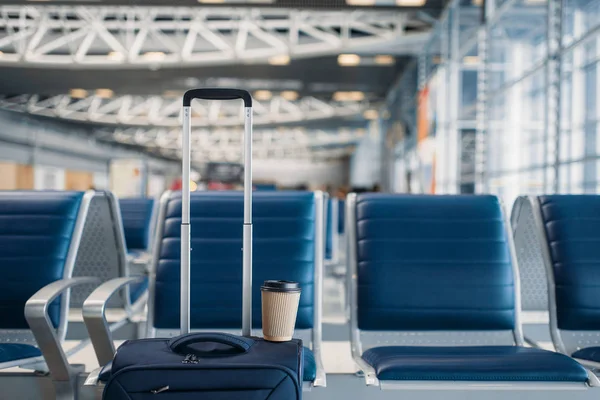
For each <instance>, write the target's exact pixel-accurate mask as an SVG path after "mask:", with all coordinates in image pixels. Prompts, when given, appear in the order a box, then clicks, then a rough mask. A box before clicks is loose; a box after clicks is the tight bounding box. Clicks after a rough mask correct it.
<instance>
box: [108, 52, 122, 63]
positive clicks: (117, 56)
mask: <svg viewBox="0 0 600 400" xmlns="http://www.w3.org/2000/svg"><path fill="white" fill-rule="evenodd" d="M107 58H108V59H109V60H115V61H119V60H122V59H123V58H124V56H123V53H121V52H120V51H111V52H110V53H108V56H107Z"/></svg>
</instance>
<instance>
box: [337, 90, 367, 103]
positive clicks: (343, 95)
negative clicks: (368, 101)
mask: <svg viewBox="0 0 600 400" xmlns="http://www.w3.org/2000/svg"><path fill="white" fill-rule="evenodd" d="M364 99H365V94H364V93H363V92H357V91H355V92H335V93H334V94H333V100H334V101H340V102H342V101H361V100H364Z"/></svg>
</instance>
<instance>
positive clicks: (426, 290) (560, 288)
mask: <svg viewBox="0 0 600 400" xmlns="http://www.w3.org/2000/svg"><path fill="white" fill-rule="evenodd" d="M96 198H105V201H104V202H105V204H115V203H116V202H115V201H114V197H113V196H112V195H110V194H109V193H100V194H99V193H95V192H94V193H91V194H90V193H85V194H83V193H73V192H52V193H47V192H44V193H40V192H31V193H25V192H10V193H2V194H0V213H1V214H2V215H1V218H0V228H1V229H0V237H2V239H0V240H1V241H2V242H0V243H2V244H3V245H2V246H0V260H2V265H3V271H2V273H3V274H6V277H7V279H6V280H5V281H3V284H0V285H2V289H3V290H2V292H1V293H2V294H0V296H3V297H0V312H1V313H3V314H4V315H2V319H0V321H2V322H0V323H3V324H4V325H3V326H2V327H1V328H2V329H3V330H2V331H0V340H1V341H2V342H4V343H0V350H1V351H0V354H10V353H11V352H13V357H12V360H11V361H12V364H11V362H9V363H8V364H10V365H11V366H12V365H17V364H16V363H15V362H16V361H18V360H17V359H20V360H21V361H22V360H23V359H25V360H26V361H27V362H28V363H30V364H31V363H32V362H33V361H35V362H37V363H38V364H39V361H40V357H39V356H40V350H41V352H42V353H43V356H44V358H45V360H46V363H47V364H48V367H49V369H50V373H51V375H52V376H53V379H54V381H55V382H57V383H58V384H60V383H61V382H62V383H64V382H68V381H69V380H70V379H71V376H70V375H69V370H68V365H67V364H66V357H65V355H64V353H62V350H61V349H60V340H61V339H64V332H65V331H66V326H63V325H64V324H66V322H64V321H66V318H65V310H66V309H67V307H68V305H69V303H70V300H69V298H68V294H67V295H63V296H61V297H59V295H60V294H62V293H64V291H65V290H66V288H68V287H71V286H72V285H74V284H87V285H90V279H89V278H84V277H83V275H86V272H89V270H90V269H91V268H88V270H82V271H77V269H78V265H79V264H78V259H79V257H80V255H81V254H82V253H84V252H86V250H84V249H85V248H86V246H88V244H86V243H87V242H86V240H83V238H84V237H85V236H86V234H85V229H84V227H85V225H86V224H85V223H84V222H81V221H85V219H84V220H82V219H81V218H82V213H83V214H85V215H87V214H90V212H89V209H90V204H92V203H94V201H92V200H93V199H96ZM325 198H326V197H325V196H324V195H323V194H321V193H319V192H316V193H312V192H257V193H255V195H254V210H253V215H254V252H253V261H254V284H255V286H258V285H260V283H261V282H262V281H264V280H266V279H287V280H295V281H298V282H300V283H301V285H302V289H303V293H302V297H301V301H300V308H299V312H298V320H297V326H296V328H297V335H298V336H299V337H301V338H303V339H304V341H305V344H306V346H307V351H306V359H305V360H304V366H305V370H304V379H305V381H306V383H307V386H325V383H326V382H325V373H324V370H323V367H322V362H321V341H322V331H321V329H322V328H321V326H322V315H321V314H322V284H323V282H322V281H323V266H324V262H323V260H324V259H325V251H326V247H327V246H326V242H327V240H326V237H327V236H328V234H327V232H328V229H327V228H326V225H332V226H334V227H335V225H334V224H333V223H331V221H332V220H333V218H330V217H327V218H326V217H325V216H326V215H333V214H335V212H334V207H335V206H334V207H330V208H329V210H330V211H331V212H328V211H327V209H328V205H329V204H331V203H335V201H333V202H331V201H328V202H326V201H324V200H325ZM85 199H87V200H85ZM106 199H113V201H107V200H106ZM242 201H243V199H242V194H241V193H237V192H200V193H193V194H192V197H191V218H192V249H193V251H192V261H191V264H192V272H191V277H192V282H191V288H192V298H191V301H192V307H191V310H192V311H191V312H192V314H191V324H192V328H193V329H196V330H215V329H219V330H232V331H237V330H239V327H240V326H241V268H240V265H241V251H240V249H241V229H240V226H241V220H242V206H241V205H242ZM86 204H87V205H86ZM518 204H520V203H518ZM529 204H530V207H531V213H532V215H534V217H535V218H533V220H534V222H536V225H535V226H534V230H536V234H537V235H538V245H539V248H540V249H541V250H543V249H544V248H545V249H546V250H545V252H544V251H542V257H543V259H544V260H545V261H546V264H545V265H547V266H546V267H545V268H546V270H545V272H546V273H545V274H544V276H543V279H548V281H549V282H550V285H549V287H550V290H549V292H548V293H549V294H551V293H554V295H550V296H549V300H550V304H549V306H550V318H551V327H552V329H553V331H552V338H553V339H555V338H556V339H557V340H555V346H556V348H557V349H558V350H559V352H560V353H555V352H550V351H545V350H541V349H537V348H534V347H524V346H523V345H524V343H525V339H524V337H523V331H522V326H521V305H520V301H521V295H520V293H521V292H520V290H519V285H520V275H519V268H518V254H517V251H515V246H514V244H513V232H511V231H510V223H509V222H508V220H507V219H506V218H505V215H504V213H503V210H502V207H501V204H500V202H499V201H498V199H497V198H496V197H494V196H415V195H384V194H361V195H354V194H351V195H349V197H348V199H347V200H346V206H345V207H344V208H345V217H344V223H345V228H346V229H345V231H346V232H345V236H346V239H347V241H346V243H347V244H346V253H347V255H346V259H347V262H348V272H347V287H348V292H349V294H348V296H349V297H348V298H349V303H350V329H351V344H352V355H353V356H354V359H355V361H356V363H357V365H358V366H359V367H360V368H361V370H362V372H363V373H364V377H365V379H366V382H367V384H368V385H379V386H380V387H382V388H406V387H408V388H420V387H426V388H430V389H431V388H433V389H435V388H441V387H444V388H464V387H465V386H473V387H476V388H481V387H482V382H484V383H485V385H483V386H484V387H486V388H493V387H499V386H509V387H511V388H535V387H540V388H545V387H547V388H581V387H590V386H599V385H600V382H599V381H598V378H597V377H596V376H595V375H594V374H593V373H592V372H591V371H590V370H588V369H586V368H584V366H582V364H585V365H586V367H589V368H595V367H597V366H598V365H600V364H598V360H595V357H597V354H598V353H600V351H599V350H600V349H599V348H595V345H598V343H596V340H595V338H596V337H600V335H598V332H597V331H595V329H598V326H597V325H599V324H600V318H598V317H599V316H598V315H597V313H598V312H600V311H599V310H600V301H598V302H597V301H595V299H597V298H598V296H596V295H595V294H594V291H595V284H594V282H595V281H596V280H595V276H598V273H597V272H595V269H597V268H595V267H596V264H597V260H596V259H595V258H594V254H595V251H596V250H595V248H598V249H599V250H597V251H600V248H599V247H598V246H596V242H597V241H598V239H597V238H598V234H596V233H595V232H596V230H595V229H596V225H597V224H599V222H598V221H600V219H598V218H595V216H594V212H595V211H596V210H600V196H598V197H597V196H546V197H541V198H536V199H530V201H529ZM86 208H87V209H88V210H87V211H85V212H84V211H82V210H85V209H86ZM107 208H108V209H109V210H110V206H108V205H107ZM122 208H123V209H125V206H123V207H122ZM118 213H119V211H118V208H117V211H114V210H113V211H112V214H113V216H114V215H115V214H116V215H118ZM91 214H93V213H91ZM513 214H514V213H513ZM524 214H525V213H523V215H524ZM104 215H107V214H104ZM87 218H89V216H88V217H87ZM100 219H101V220H103V219H102V218H100ZM117 220H120V218H113V219H112V220H111V221H112V223H109V222H106V221H105V223H106V224H107V225H111V226H112V225H113V224H115V225H116V226H118V225H119V223H117V222H115V221H117ZM325 221H329V222H330V224H327V223H325ZM515 221H520V218H516V219H513V222H515ZM180 223H181V194H180V193H179V192H167V193H166V194H165V195H164V196H163V197H162V198H161V201H160V204H159V205H158V207H157V212H156V223H155V227H154V228H152V229H151V230H152V231H153V232H154V234H153V236H154V240H153V245H152V253H153V256H152V257H151V266H150V268H149V283H148V286H149V289H148V292H149V293H148V307H147V318H146V319H147V325H146V336H147V337H157V336H170V335H175V334H177V332H178V327H179V301H178V299H179V260H180V240H179V227H180ZM125 224H126V223H125ZM526 225H527V224H525V223H521V224H519V225H517V226H516V227H515V224H514V223H513V229H514V235H515V237H518V235H519V233H518V232H519V231H520V227H521V228H524V227H525V226H526ZM95 229H96V230H95V231H94V232H95V233H90V234H89V235H88V236H90V238H89V239H87V240H89V241H90V243H92V244H94V243H96V244H97V243H99V242H104V241H105V240H103V236H104V235H103V234H102V233H99V231H98V228H97V227H96V228H95ZM111 229H112V230H113V231H114V230H115V229H114V228H111ZM529 229H531V228H529ZM334 230H335V229H332V230H331V231H334ZM117 231H122V228H119V229H117ZM142 231H143V230H142ZM123 236H124V234H123ZM21 238H25V239H26V240H24V241H22V242H21V241H20V240H21ZM113 238H114V236H113ZM5 240H6V241H5ZM111 241H112V242H113V243H114V240H112V239H111V240H108V241H107V242H111ZM134 241H135V240H133V239H131V240H130V241H129V242H131V243H133V242H134ZM142 241H143V240H142ZM129 242H128V243H129ZM332 245H333V242H332ZM119 246H120V247H123V248H124V241H123V242H122V244H121V245H117V247H119ZM332 248H333V246H332ZM14 249H18V251H17V252H15V251H13V250H14ZM32 249H34V250H32ZM77 250H78V251H79V252H80V254H79V255H78V254H77ZM71 251H75V254H73V253H71ZM92 253H93V251H92ZM116 253H117V254H119V252H116ZM88 257H89V256H88ZM92 258H93V257H92ZM100 258H101V257H100ZM50 260H52V262H50ZM73 260H75V261H73ZM108 264H111V263H110V262H108V263H106V264H105V265H106V267H99V269H100V270H102V269H104V268H108ZM125 264H127V263H125ZM96 265H98V264H96ZM116 265H120V264H119V263H116ZM111 268H114V267H111ZM122 268H123V269H122V271H125V272H119V273H115V274H114V276H110V277H107V276H104V277H102V278H100V279H98V278H97V277H96V281H95V282H94V286H95V287H97V288H96V289H95V290H94V291H93V292H92V294H91V295H90V296H88V297H87V299H86V300H85V303H84V305H83V315H84V319H85V322H86V326H87V327H88V330H89V333H90V337H91V339H92V343H93V346H94V349H95V351H96V355H97V358H98V361H99V363H100V365H102V366H103V367H104V368H103V369H102V370H99V371H97V372H96V374H97V375H98V377H99V379H100V380H105V379H107V377H108V376H110V366H109V364H110V360H112V357H113V355H114V351H115V350H114V345H113V342H112V339H111V327H110V326H109V325H108V323H107V322H106V320H105V318H104V310H105V308H106V307H109V308H110V307H115V306H116V307H119V306H123V307H128V306H129V307H130V303H131V297H130V296H131V293H132V292H133V291H129V292H128V291H127V288H129V289H131V285H143V284H144V280H145V279H144V277H140V276H137V277H135V276H134V277H130V276H128V275H129V274H128V271H127V268H126V267H122ZM33 275H35V276H36V277H39V278H40V279H39V280H36V281H35V282H32V281H28V280H27V279H26V278H25V277H27V276H33ZM71 276H77V278H71ZM86 276H89V274H87V275H86ZM112 278H116V279H112ZM108 279H110V280H108ZM99 281H105V283H103V284H102V285H100V286H98V283H99ZM34 284H35V286H36V287H38V288H39V287H43V286H44V285H46V284H49V286H45V287H44V288H43V289H41V290H40V291H38V292H37V293H36V294H34V295H33V297H30V298H29V300H27V298H28V297H29V296H31V294H28V293H27V292H28V291H29V292H31V291H32V290H33V292H34V293H35V289H34V288H33V286H34ZM48 288H49V289H48ZM66 293H68V292H66ZM117 293H120V294H121V299H125V300H127V299H129V305H128V303H127V302H125V303H121V304H116V305H115V304H114V303H111V302H112V301H113V300H111V299H112V298H113V297H117V296H114V295H115V294H117ZM254 294H255V298H254V299H253V309H254V315H253V319H254V321H253V322H254V327H255V328H256V329H257V331H256V332H255V333H256V334H260V332H259V329H260V323H261V318H260V296H259V292H258V291H255V293H254ZM11 296H12V297H11ZM73 297H75V296H74V295H73ZM57 298H59V301H53V300H55V299H57ZM25 302H26V303H27V304H26V305H25ZM23 306H24V308H25V317H26V320H27V321H25V319H23V318H22V317H19V313H20V315H22V313H23ZM553 310H554V311H553ZM15 321H16V323H15V324H13V322H15ZM565 321H566V322H565ZM27 323H29V326H30V327H31V330H32V331H33V335H31V333H30V331H28V330H27V328H28V326H27ZM555 328H556V329H555ZM15 330H18V331H20V334H21V335H23V336H21V337H19V339H14V336H11V335H13V334H14V332H15ZM27 335H28V336H27ZM567 335H568V336H569V338H572V340H569V341H567V340H566V339H565V336H567ZM7 338H8V340H6V339H7ZM21 338H24V339H21ZM48 338H50V339H51V340H50V342H51V343H49V340H48ZM34 339H35V340H34ZM567 342H568V346H567V345H565V343H567ZM561 343H562V345H563V346H562V347H561ZM34 345H35V346H34ZM572 345H574V347H572ZM36 346H37V347H36ZM569 346H571V347H569ZM38 348H39V350H38ZM561 353H562V354H561ZM24 356H26V357H25V358H24ZM57 357H58V358H57ZM573 357H575V358H577V359H579V360H580V361H581V363H578V362H577V361H575V360H574V359H573ZM57 359H58V360H59V361H61V362H57ZM583 360H586V361H585V362H584V361H583ZM19 365H22V363H21V364H19ZM57 365H59V366H58V367H57ZM5 366H7V364H0V367H5ZM36 368H39V367H38V366H37V364H36ZM58 384H57V388H58V387H59V385H58Z"/></svg>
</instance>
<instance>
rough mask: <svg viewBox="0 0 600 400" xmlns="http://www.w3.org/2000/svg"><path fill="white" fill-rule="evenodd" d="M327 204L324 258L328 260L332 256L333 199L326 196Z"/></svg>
mask: <svg viewBox="0 0 600 400" xmlns="http://www.w3.org/2000/svg"><path fill="white" fill-rule="evenodd" d="M326 202H327V206H326V210H327V212H326V214H325V259H326V260H330V259H331V258H332V257H333V246H334V243H333V231H334V230H335V229H334V227H333V211H334V210H333V202H334V199H332V198H331V197H327V200H326Z"/></svg>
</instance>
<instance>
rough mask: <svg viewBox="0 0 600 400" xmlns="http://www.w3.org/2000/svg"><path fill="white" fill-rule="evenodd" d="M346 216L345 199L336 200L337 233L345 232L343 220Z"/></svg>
mask: <svg viewBox="0 0 600 400" xmlns="http://www.w3.org/2000/svg"><path fill="white" fill-rule="evenodd" d="M345 217H346V201H345V200H338V233H339V234H340V235H343V234H344V232H345V229H346V228H345V226H344V220H345Z"/></svg>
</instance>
